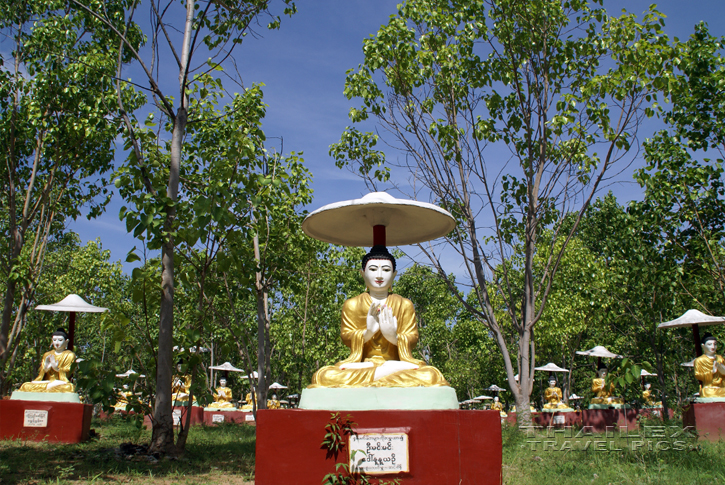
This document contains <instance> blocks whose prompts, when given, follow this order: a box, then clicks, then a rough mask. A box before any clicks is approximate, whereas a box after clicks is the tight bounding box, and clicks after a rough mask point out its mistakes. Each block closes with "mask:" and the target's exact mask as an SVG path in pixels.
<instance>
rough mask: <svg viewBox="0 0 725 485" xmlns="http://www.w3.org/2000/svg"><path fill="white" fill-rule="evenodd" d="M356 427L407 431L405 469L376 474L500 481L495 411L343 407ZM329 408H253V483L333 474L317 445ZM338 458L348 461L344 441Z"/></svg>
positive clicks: (314, 482) (274, 484)
mask: <svg viewBox="0 0 725 485" xmlns="http://www.w3.org/2000/svg"><path fill="white" fill-rule="evenodd" d="M340 414H341V415H342V416H343V417H344V416H345V415H347V414H350V415H352V421H354V422H355V423H357V426H356V429H364V430H370V429H391V430H393V429H407V434H408V440H409V448H408V451H409V466H410V472H409V473H404V474H397V475H396V474H390V475H382V476H379V475H376V478H383V479H385V480H394V479H400V483H401V484H405V485H413V484H419V485H430V484H436V485H459V484H460V485H466V484H499V483H501V417H500V415H499V413H498V411H460V410H443V411H350V412H349V413H348V412H346V411H343V412H340ZM330 415H331V413H330V411H308V410H300V409H269V410H259V411H258V412H257V453H256V471H255V482H254V483H255V484H256V485H279V484H281V483H285V484H290V485H307V484H309V485H319V484H320V483H321V482H322V478H323V477H324V476H325V475H326V474H328V473H333V472H335V459H334V458H330V459H327V458H326V450H324V449H323V448H322V447H321V444H322V440H323V439H324V436H325V425H326V424H328V423H329V422H330ZM337 460H338V461H342V462H345V463H347V461H348V455H347V443H346V446H345V450H344V451H343V452H342V453H340V454H339V456H338V458H337Z"/></svg>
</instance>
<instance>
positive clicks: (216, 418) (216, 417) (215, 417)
mask: <svg viewBox="0 0 725 485" xmlns="http://www.w3.org/2000/svg"><path fill="white" fill-rule="evenodd" d="M211 422H212V423H223V422H224V415H223V414H212V415H211Z"/></svg>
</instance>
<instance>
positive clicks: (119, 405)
mask: <svg viewBox="0 0 725 485" xmlns="http://www.w3.org/2000/svg"><path fill="white" fill-rule="evenodd" d="M132 395H133V392H131V391H129V390H128V384H124V385H123V390H120V389H119V391H118V393H117V394H116V404H114V405H113V407H114V409H116V410H117V411H125V410H126V406H127V405H128V398H129V396H132Z"/></svg>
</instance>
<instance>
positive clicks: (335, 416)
mask: <svg viewBox="0 0 725 485" xmlns="http://www.w3.org/2000/svg"><path fill="white" fill-rule="evenodd" d="M356 424H357V423H355V422H354V421H353V420H352V415H350V414H348V415H346V416H345V417H344V418H342V417H341V416H340V413H332V414H331V415H330V422H329V423H327V424H326V425H325V431H326V433H325V439H323V440H322V448H323V449H325V450H327V458H332V457H334V458H335V460H337V456H338V455H339V454H340V452H341V451H343V450H344V448H345V439H346V438H347V437H348V436H351V435H354V434H355V431H354V430H353V426H356ZM358 453H363V454H365V452H364V451H362V450H355V451H353V452H352V456H351V458H353V459H354V458H355V455H356V454H358ZM399 483H400V480H392V481H389V482H388V481H385V480H378V482H377V485H398V484H399ZM322 485H372V482H371V481H370V477H369V476H368V475H367V474H366V473H365V472H361V471H359V470H353V471H352V472H351V471H350V465H349V464H348V463H344V462H337V463H336V464H335V472H334V473H328V474H327V475H325V476H324V478H323V479H322Z"/></svg>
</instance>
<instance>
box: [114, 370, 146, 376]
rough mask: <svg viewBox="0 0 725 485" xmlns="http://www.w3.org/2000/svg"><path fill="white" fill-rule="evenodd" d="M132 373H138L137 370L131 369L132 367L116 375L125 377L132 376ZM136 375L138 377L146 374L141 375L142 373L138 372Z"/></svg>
mask: <svg viewBox="0 0 725 485" xmlns="http://www.w3.org/2000/svg"><path fill="white" fill-rule="evenodd" d="M133 374H138V372H136V371H135V370H133V369H129V370H127V371H126V372H124V373H123V374H116V377H124V378H125V377H131V376H132V375H133ZM138 376H139V377H146V376H145V375H143V374H138Z"/></svg>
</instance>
